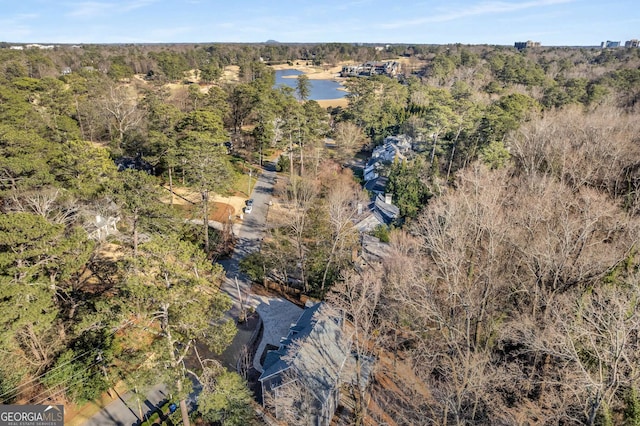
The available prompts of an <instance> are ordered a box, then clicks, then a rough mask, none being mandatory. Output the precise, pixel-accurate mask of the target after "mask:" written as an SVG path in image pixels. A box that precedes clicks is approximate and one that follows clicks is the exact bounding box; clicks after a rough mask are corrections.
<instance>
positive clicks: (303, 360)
mask: <svg viewBox="0 0 640 426" xmlns="http://www.w3.org/2000/svg"><path fill="white" fill-rule="evenodd" d="M340 321H341V319H340V317H339V316H337V315H335V314H334V313H332V312H330V309H329V307H328V306H326V305H324V304H323V303H318V304H316V305H314V306H312V307H310V308H307V309H305V310H304V312H303V313H302V315H300V318H299V319H298V322H297V323H296V324H295V325H294V326H292V327H291V328H290V329H289V334H288V335H287V337H286V338H285V339H283V341H282V342H281V344H280V348H279V349H278V350H277V351H270V352H268V353H267V356H266V358H265V362H264V371H263V372H262V375H260V378H259V380H261V381H262V380H264V379H266V378H268V377H271V376H273V375H276V374H278V373H281V372H282V371H284V370H286V369H288V368H292V369H293V370H295V374H296V376H297V377H298V380H300V381H301V382H302V383H304V384H305V386H306V387H307V389H309V390H310V391H311V392H312V393H313V394H314V395H315V397H316V398H317V399H318V400H319V401H320V402H321V403H324V402H325V400H326V399H327V398H329V396H330V394H331V390H332V389H334V388H335V387H336V386H337V385H338V383H339V381H340V373H341V371H342V368H343V366H344V364H345V361H346V360H347V358H348V357H349V355H350V341H349V340H348V339H345V338H344V335H343V332H342V328H341V325H340ZM299 339H302V341H303V342H304V343H303V344H302V345H294V344H292V343H293V342H294V341H298V340H299ZM294 351H297V352H294Z"/></svg>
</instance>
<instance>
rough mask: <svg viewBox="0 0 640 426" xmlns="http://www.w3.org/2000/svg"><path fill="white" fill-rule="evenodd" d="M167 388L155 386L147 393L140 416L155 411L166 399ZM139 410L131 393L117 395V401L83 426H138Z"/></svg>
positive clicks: (136, 401)
mask: <svg viewBox="0 0 640 426" xmlns="http://www.w3.org/2000/svg"><path fill="white" fill-rule="evenodd" d="M166 391H167V388H166V386H164V385H157V386H155V387H154V388H153V389H151V391H149V393H147V399H146V400H145V401H143V402H141V403H140V404H141V409H142V415H143V416H144V415H145V414H146V413H147V412H149V411H151V410H153V409H155V407H157V406H158V405H159V404H160V402H161V401H163V400H165V399H167V398H168V395H167V393H166ZM139 413H140V408H139V407H138V400H137V399H136V398H135V396H134V395H133V394H132V393H131V392H127V393H126V394H124V395H118V399H116V400H115V401H113V402H112V403H111V404H109V405H107V406H106V407H105V408H103V409H102V411H100V412H99V413H98V414H96V415H95V416H93V417H91V418H90V419H87V421H86V422H85V423H84V425H85V426H131V425H136V424H138V421H139V420H140V418H139Z"/></svg>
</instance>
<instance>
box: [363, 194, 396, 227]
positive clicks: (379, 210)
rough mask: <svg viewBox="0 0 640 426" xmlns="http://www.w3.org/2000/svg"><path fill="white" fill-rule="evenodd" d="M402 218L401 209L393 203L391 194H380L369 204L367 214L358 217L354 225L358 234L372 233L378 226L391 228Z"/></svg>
mask: <svg viewBox="0 0 640 426" xmlns="http://www.w3.org/2000/svg"><path fill="white" fill-rule="evenodd" d="M399 217H400V209H399V208H398V207H397V206H394V205H393V203H392V198H391V194H385V195H382V194H378V195H376V197H375V198H374V199H373V201H372V202H371V203H370V204H369V206H368V208H367V210H366V212H365V211H363V213H362V215H358V217H357V218H356V220H357V222H356V224H355V225H354V226H355V227H356V229H357V230H358V232H360V233H363V232H370V231H373V230H374V229H375V228H376V227H377V226H380V225H385V226H389V225H391V224H393V223H394V222H395V221H396V220H397V219H398V218H399Z"/></svg>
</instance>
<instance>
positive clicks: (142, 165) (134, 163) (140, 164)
mask: <svg viewBox="0 0 640 426" xmlns="http://www.w3.org/2000/svg"><path fill="white" fill-rule="evenodd" d="M114 162H115V163H116V166H117V167H118V171H119V172H121V171H123V170H127V169H133V170H139V171H144V172H147V173H149V174H152V173H153V172H154V167H153V166H152V165H151V164H150V163H149V162H147V161H145V160H144V159H143V158H142V155H141V154H140V153H138V154H137V155H136V156H135V157H120V158H117V159H116V160H115V161H114Z"/></svg>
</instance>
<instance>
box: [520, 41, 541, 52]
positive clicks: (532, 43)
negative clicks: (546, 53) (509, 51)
mask: <svg viewBox="0 0 640 426" xmlns="http://www.w3.org/2000/svg"><path fill="white" fill-rule="evenodd" d="M514 47H515V48H516V49H518V50H523V49H531V48H535V47H540V42H539V41H531V40H527V41H516V42H515V43H514Z"/></svg>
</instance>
